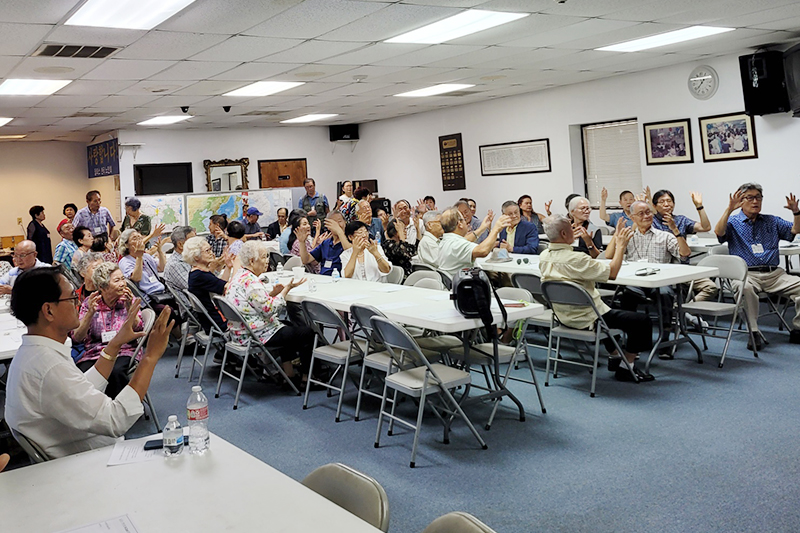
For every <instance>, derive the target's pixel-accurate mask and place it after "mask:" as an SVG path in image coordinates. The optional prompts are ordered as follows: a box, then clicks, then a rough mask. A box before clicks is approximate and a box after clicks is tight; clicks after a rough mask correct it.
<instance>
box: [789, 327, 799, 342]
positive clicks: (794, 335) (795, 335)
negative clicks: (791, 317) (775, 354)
mask: <svg viewBox="0 0 800 533" xmlns="http://www.w3.org/2000/svg"><path fill="white" fill-rule="evenodd" d="M789 342H791V343H792V344H800V329H793V330H792V331H791V333H789Z"/></svg>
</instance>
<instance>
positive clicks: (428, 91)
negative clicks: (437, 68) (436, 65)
mask: <svg viewBox="0 0 800 533" xmlns="http://www.w3.org/2000/svg"><path fill="white" fill-rule="evenodd" d="M470 87H475V86H474V85H469V84H466V83H442V84H440V85H434V86H432V87H425V88H424V89H417V90H416V91H409V92H407V93H400V94H396V95H395V96H405V97H411V98H415V97H421V96H436V95H437V94H445V93H451V92H453V91H460V90H461V89H469V88H470Z"/></svg>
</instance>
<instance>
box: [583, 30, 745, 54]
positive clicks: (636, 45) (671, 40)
mask: <svg viewBox="0 0 800 533" xmlns="http://www.w3.org/2000/svg"><path fill="white" fill-rule="evenodd" d="M735 29H736V28H719V27H715V26H691V27H689V28H684V29H682V30H675V31H669V32H667V33H659V34H658V35H651V36H650V37H644V38H642V39H635V40H633V41H627V42H624V43H619V44H614V45H611V46H604V47H603V48H595V50H598V51H601V52H639V51H640V50H649V49H650V48H658V47H659V46H667V45H668V44H675V43H682V42H684V41H691V40H692V39H700V38H701V37H708V36H710V35H717V34H718V33H725V32H728V31H733V30H735Z"/></svg>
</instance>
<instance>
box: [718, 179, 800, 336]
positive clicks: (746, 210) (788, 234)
mask: <svg viewBox="0 0 800 533" xmlns="http://www.w3.org/2000/svg"><path fill="white" fill-rule="evenodd" d="M763 200H764V192H763V189H762V188H761V185H759V184H758V183H745V184H744V185H742V186H741V187H739V190H737V191H736V192H735V193H733V194H731V195H730V196H729V201H728V207H727V209H725V212H724V213H722V218H720V219H719V222H717V225H716V227H715V228H714V232H715V233H716V234H717V238H718V239H719V242H721V243H722V242H727V243H728V252H729V253H730V254H731V255H738V256H739V257H741V258H742V259H744V261H745V263H747V267H748V273H747V282H746V283H745V286H744V294H743V296H742V299H743V302H744V309H745V312H746V314H747V323H748V325H749V327H750V330H751V331H752V332H753V334H754V335H753V336H754V337H755V340H756V346H755V348H756V350H759V349H761V346H762V344H763V342H764V338H763V336H762V335H761V333H760V332H759V330H758V293H760V292H766V293H769V294H777V295H780V296H783V297H785V298H788V299H789V300H790V301H792V300H794V302H795V315H794V319H793V320H792V331H791V334H790V337H789V340H790V341H791V342H792V343H795V344H800V278H798V277H796V276H790V275H789V274H787V273H786V271H784V270H783V269H782V268H781V267H780V266H779V264H780V251H779V249H778V243H779V241H781V240H784V241H791V240H793V239H794V236H795V235H797V234H798V233H800V208H798V204H797V198H796V197H795V195H794V194H789V196H787V197H786V206H785V207H786V209H788V210H790V211H791V212H792V215H793V216H794V222H793V223H792V222H788V221H786V220H784V219H782V218H780V217H776V216H773V215H762V214H761V202H762V201H763ZM740 207H741V209H742V210H741V212H739V213H737V214H735V215H731V212H733V211H735V210H736V209H738V208H740ZM734 288H735V289H736V290H742V288H741V284H735V285H734ZM748 349H752V346H751V345H748Z"/></svg>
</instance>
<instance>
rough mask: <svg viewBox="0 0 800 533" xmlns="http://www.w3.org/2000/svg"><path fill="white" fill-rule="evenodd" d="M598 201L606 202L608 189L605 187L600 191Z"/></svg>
mask: <svg viewBox="0 0 800 533" xmlns="http://www.w3.org/2000/svg"><path fill="white" fill-rule="evenodd" d="M600 199H601V200H603V202H605V201H606V200H608V189H606V188H605V187H603V190H601V191H600Z"/></svg>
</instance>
